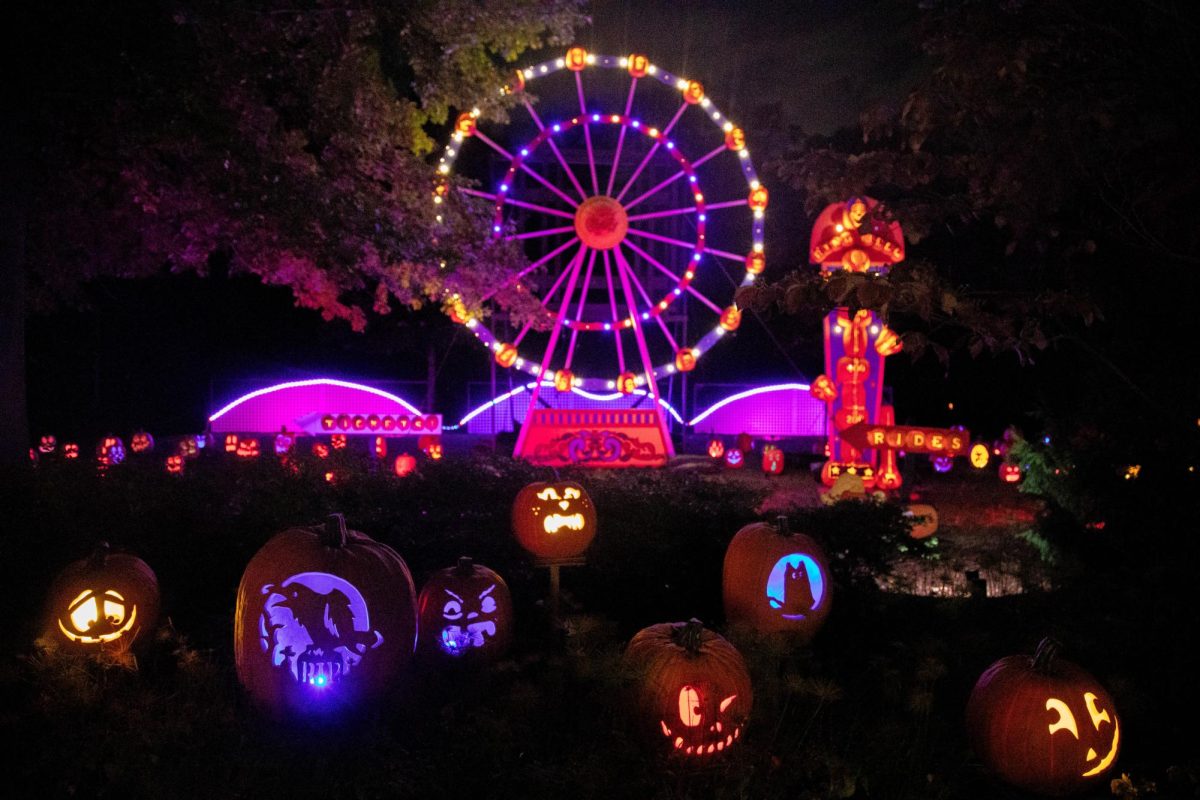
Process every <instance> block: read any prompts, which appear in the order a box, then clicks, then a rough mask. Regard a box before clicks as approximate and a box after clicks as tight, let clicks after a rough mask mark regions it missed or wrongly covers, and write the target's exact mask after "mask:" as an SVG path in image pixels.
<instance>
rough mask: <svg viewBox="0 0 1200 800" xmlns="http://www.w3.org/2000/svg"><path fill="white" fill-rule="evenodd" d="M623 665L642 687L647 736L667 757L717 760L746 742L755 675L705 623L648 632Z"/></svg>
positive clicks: (640, 711)
mask: <svg viewBox="0 0 1200 800" xmlns="http://www.w3.org/2000/svg"><path fill="white" fill-rule="evenodd" d="M623 664H624V667H625V669H626V670H628V671H629V672H630V673H632V674H633V676H634V678H635V679H636V681H637V685H636V689H635V692H634V697H633V702H634V703H635V705H636V708H635V710H634V715H635V718H636V719H637V720H638V721H639V725H640V728H641V731H642V732H643V733H644V734H645V735H646V736H647V737H648V738H650V739H651V740H657V741H660V742H661V741H665V742H666V749H667V752H668V753H670V754H672V755H676V756H681V757H684V758H687V757H700V758H711V757H713V756H715V755H717V754H720V753H723V752H725V750H727V749H728V748H730V747H732V746H733V745H734V744H735V743H736V742H737V741H738V739H740V738H741V736H742V732H743V729H744V728H745V725H746V720H747V718H748V717H749V716H750V707H751V705H752V703H753V692H752V690H751V686H750V674H749V672H748V671H747V670H746V664H745V662H744V661H743V660H742V656H741V654H740V653H738V651H737V649H736V648H735V647H734V646H733V645H731V644H730V643H729V642H727V641H726V640H725V639H724V638H722V637H721V636H719V635H717V634H716V633H714V632H713V631H710V630H708V629H706V628H705V627H704V626H703V625H702V624H701V623H700V622H699V620H694V619H693V620H691V621H689V622H676V623H670V622H664V623H661V624H658V625H651V626H650V627H648V628H643V629H642V630H640V631H638V633H637V634H636V635H635V636H634V637H633V639H632V640H630V642H629V646H628V647H626V648H625V655H624V657H623Z"/></svg>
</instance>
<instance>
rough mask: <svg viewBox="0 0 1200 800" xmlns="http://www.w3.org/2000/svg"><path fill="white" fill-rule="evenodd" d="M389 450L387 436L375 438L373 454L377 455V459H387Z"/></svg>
mask: <svg viewBox="0 0 1200 800" xmlns="http://www.w3.org/2000/svg"><path fill="white" fill-rule="evenodd" d="M387 450H388V448H387V437H386V436H376V437H375V445H374V447H373V448H372V450H371V452H372V453H373V454H374V455H375V457H376V458H387Z"/></svg>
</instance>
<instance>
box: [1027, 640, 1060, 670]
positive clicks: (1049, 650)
mask: <svg viewBox="0 0 1200 800" xmlns="http://www.w3.org/2000/svg"><path fill="white" fill-rule="evenodd" d="M1061 649H1062V645H1061V644H1059V643H1058V641H1057V640H1056V639H1052V638H1050V637H1049V636H1047V637H1045V638H1044V639H1042V640H1041V641H1040V642H1038V646H1037V649H1036V650H1034V651H1033V669H1034V671H1035V672H1041V673H1043V674H1045V673H1047V672H1049V671H1050V664H1051V662H1052V661H1054V659H1055V657H1056V656H1058V651H1059V650H1061Z"/></svg>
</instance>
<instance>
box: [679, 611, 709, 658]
mask: <svg viewBox="0 0 1200 800" xmlns="http://www.w3.org/2000/svg"><path fill="white" fill-rule="evenodd" d="M702 633H704V623H703V622H701V621H700V620H698V619H696V618H695V617H692V618H691V619H689V620H688V621H687V622H683V623H680V624H678V625H676V626H675V629H674V630H672V631H671V639H672V640H673V641H674V642H675V644H677V645H679V646H680V647H682V648H683V649H684V650H686V651H688V652H689V653H691V654H692V655H694V656H698V655H700V635H701V634H702Z"/></svg>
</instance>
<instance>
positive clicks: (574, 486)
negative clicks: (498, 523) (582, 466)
mask: <svg viewBox="0 0 1200 800" xmlns="http://www.w3.org/2000/svg"><path fill="white" fill-rule="evenodd" d="M512 525H513V533H514V534H516V537H517V541H518V542H520V544H521V546H522V547H524V548H525V549H526V550H528V551H529V552H530V553H533V554H534V555H535V556H541V557H542V558H571V557H573V556H577V555H580V554H581V553H583V551H584V550H587V548H588V545H589V544H591V543H592V537H594V536H595V535H596V509H595V507H594V506H593V505H592V498H590V497H588V493H587V492H586V491H584V488H583V487H582V486H580V485H579V484H578V483H575V482H574V481H553V482H549V483H531V484H529V485H528V486H526V487H525V488H523V489H522V490H521V491H520V492H518V493H517V499H516V500H515V501H514V502H513V511H512Z"/></svg>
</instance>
